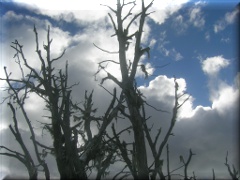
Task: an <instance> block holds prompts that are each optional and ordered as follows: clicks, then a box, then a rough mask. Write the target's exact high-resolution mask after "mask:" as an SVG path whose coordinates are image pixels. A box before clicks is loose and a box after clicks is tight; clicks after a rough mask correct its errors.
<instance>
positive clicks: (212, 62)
mask: <svg viewBox="0 0 240 180" xmlns="http://www.w3.org/2000/svg"><path fill="white" fill-rule="evenodd" d="M228 65H229V60H227V59H225V58H223V56H214V57H208V58H206V59H205V60H203V61H202V70H203V72H204V73H205V74H207V75H209V76H216V75H217V74H218V72H219V71H220V70H221V69H223V68H225V67H227V66H228Z"/></svg>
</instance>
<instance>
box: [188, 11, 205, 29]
mask: <svg viewBox="0 0 240 180" xmlns="http://www.w3.org/2000/svg"><path fill="white" fill-rule="evenodd" d="M189 18H190V19H189V22H190V23H192V24H193V26H195V27H198V28H202V27H203V26H204V25H205V19H204V18H203V17H202V12H201V8H200V7H195V8H192V9H190V11H189Z"/></svg>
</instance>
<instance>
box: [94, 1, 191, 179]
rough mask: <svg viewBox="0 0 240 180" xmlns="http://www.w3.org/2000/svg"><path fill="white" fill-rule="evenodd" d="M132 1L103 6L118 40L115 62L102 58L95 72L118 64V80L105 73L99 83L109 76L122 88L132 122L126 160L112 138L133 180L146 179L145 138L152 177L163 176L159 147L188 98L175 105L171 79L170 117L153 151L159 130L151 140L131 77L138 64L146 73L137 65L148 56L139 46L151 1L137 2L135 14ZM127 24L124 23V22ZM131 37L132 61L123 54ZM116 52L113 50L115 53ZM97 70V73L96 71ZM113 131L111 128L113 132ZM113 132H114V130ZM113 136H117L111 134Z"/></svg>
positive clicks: (140, 94)
mask: <svg viewBox="0 0 240 180" xmlns="http://www.w3.org/2000/svg"><path fill="white" fill-rule="evenodd" d="M135 3H136V1H132V2H128V3H125V1H123V2H122V3H121V1H120V0H117V8H116V9H114V8H112V7H109V6H107V7H108V8H109V9H110V10H111V11H112V13H113V14H114V15H115V16H116V19H115V20H114V18H113V16H112V14H110V13H109V14H108V15H109V17H110V20H111V23H112V26H113V28H114V31H115V32H114V34H113V35H112V36H116V37H117V40H118V47H119V49H118V55H119V56H118V61H113V60H108V61H102V62H101V63H99V71H100V70H104V71H105V72H107V71H106V70H105V68H104V67H103V65H102V64H103V63H105V62H109V63H115V64H119V66H120V70H121V75H122V79H121V80H118V79H117V78H116V77H114V75H112V74H110V73H108V72H107V77H105V78H103V79H102V82H101V84H102V83H103V82H104V81H105V80H107V79H109V80H112V81H113V82H115V83H116V84H117V85H118V86H119V87H120V88H121V90H122V92H123V94H124V99H125V101H126V107H127V108H126V109H127V110H128V114H127V113H124V114H123V115H124V116H125V117H126V118H128V119H129V120H130V123H131V125H132V129H133V133H134V143H133V144H132V149H133V151H134V156H133V154H132V155H130V156H132V159H131V160H130V159H129V157H128V156H129V155H127V154H126V147H124V145H123V144H122V143H121V142H120V141H119V140H116V142H115V143H116V144H117V145H118V147H119V149H120V151H121V153H122V157H123V159H125V162H126V164H127V166H128V168H129V170H130V172H131V174H132V176H133V177H134V179H149V174H150V171H149V170H150V169H149V167H148V163H147V159H148V157H147V151H146V140H145V136H146V139H147V142H148V143H149V145H150V148H151V150H152V154H153V157H154V160H155V161H154V163H155V168H154V170H153V171H152V173H153V175H152V177H154V178H153V179H155V178H156V175H157V173H158V174H159V177H160V178H162V179H164V175H163V173H162V171H161V166H162V161H161V160H160V156H161V154H162V151H163V148H164V147H165V145H166V143H167V141H168V139H169V136H170V135H172V129H173V127H174V125H175V122H176V118H177V112H178V109H179V108H180V107H181V106H182V105H183V104H184V103H185V101H186V100H188V98H186V100H185V101H184V102H183V104H179V103H178V100H179V98H181V96H183V95H181V96H179V94H177V93H178V84H177V82H176V79H175V80H174V81H175V105H174V108H173V112H172V120H171V125H170V127H169V130H168V132H167V134H166V135H165V138H164V140H163V142H162V143H161V145H160V147H159V148H158V150H157V147H156V143H157V141H158V137H159V135H160V131H159V133H158V135H157V136H156V139H155V141H153V140H152V138H151V136H150V132H149V131H148V129H149V128H148V127H147V124H146V121H147V119H148V118H146V116H145V107H144V106H145V105H149V104H147V102H146V101H144V99H143V95H142V93H141V92H140V91H139V89H138V88H137V86H136V81H135V76H136V72H137V68H138V67H139V66H140V67H141V69H142V71H143V72H144V73H145V78H146V77H147V75H148V73H147V71H146V69H145V66H144V65H143V64H139V61H140V58H141V57H142V56H143V55H144V54H145V53H146V54H147V56H148V58H150V48H149V47H144V48H143V47H142V43H141V42H142V35H143V32H144V22H145V19H146V18H147V16H148V15H149V14H151V13H149V12H148V10H149V8H150V7H151V6H152V4H153V1H152V2H151V3H149V4H148V5H145V3H144V0H142V1H141V11H140V12H139V13H138V14H135V15H133V14H132V10H133V8H134V7H135V5H136V4H135ZM125 6H131V8H129V11H128V12H127V14H126V15H125V16H124V15H123V9H124V8H125ZM137 21H138V29H137V31H136V32H132V33H130V28H131V27H132V24H133V23H136V22H137ZM125 23H126V24H127V25H126V26H124V24H125ZM131 40H135V45H134V52H133V54H134V58H133V60H132V61H129V63H128V62H127V55H126V51H128V49H129V48H128V47H129V43H130V42H131ZM99 49H100V50H103V49H102V48H99ZM104 52H107V53H111V52H109V51H106V50H104ZM115 53H116V52H115ZM99 71H98V72H99ZM155 109H156V108H155ZM114 131H115V130H113V132H114ZM114 134H116V132H114ZM115 138H116V139H117V138H118V137H117V136H116V135H115Z"/></svg>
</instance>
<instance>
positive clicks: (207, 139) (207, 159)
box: [0, 1, 239, 177]
mask: <svg viewBox="0 0 240 180" xmlns="http://www.w3.org/2000/svg"><path fill="white" fill-rule="evenodd" d="M48 2H49V1H48ZM89 2H90V1H89ZM49 3H50V2H49ZM69 4H71V3H69ZM169 11H170V10H169ZM96 14H97V13H96ZM10 15H11V16H10ZM8 16H9V17H11V18H12V20H13V19H15V20H17V19H19V18H21V19H24V18H27V17H24V16H16V14H14V13H9V15H8ZM74 16H75V15H74ZM64 18H65V19H66V20H69V21H71V19H72V18H73V16H71V15H69V16H67V17H64ZM156 18H157V17H156ZM179 18H180V19H181V17H179ZM29 19H30V17H29ZM158 20H159V21H162V20H161V19H160V17H159V19H158ZM29 21H31V19H30V20H29ZM34 21H38V19H35V20H34ZM32 22H33V21H32ZM40 22H41V21H40V20H39V23H40ZM48 24H50V23H48V22H44V23H42V25H39V24H38V32H39V39H40V41H39V42H40V46H41V48H42V45H43V41H44V42H46V27H47V25H48ZM105 25H106V24H105V21H103V20H102V21H100V22H95V23H92V24H91V26H87V27H86V28H85V29H83V30H82V33H81V34H78V35H74V36H72V35H70V34H69V33H68V32H64V31H63V30H61V29H59V28H57V27H51V32H52V34H51V37H52V38H53V44H52V45H53V47H54V48H53V49H52V52H53V57H56V55H57V54H59V53H60V52H61V50H62V49H63V48H65V47H69V48H68V49H67V51H66V54H65V56H64V57H63V58H62V60H61V61H59V63H58V64H56V65H57V67H64V64H65V61H66V60H68V61H69V77H70V79H69V81H70V82H69V84H73V83H76V82H80V85H79V86H78V87H74V91H73V94H72V95H73V99H74V100H76V101H78V100H79V101H81V100H82V99H83V96H84V91H85V90H91V89H94V103H95V105H96V107H99V111H100V113H101V112H103V111H104V108H105V104H104V103H106V104H107V102H108V100H109V99H110V97H109V96H108V94H107V93H106V92H105V91H103V90H102V89H101V88H99V86H98V83H99V82H100V79H101V78H102V77H105V75H106V74H105V73H100V75H99V76H98V80H99V81H97V82H96V81H94V78H93V74H94V73H95V72H96V70H97V63H98V62H100V61H101V60H106V59H112V60H117V59H118V57H117V55H114V54H107V53H104V52H102V51H100V50H99V49H97V48H95V47H94V46H93V43H95V44H97V45H98V46H99V47H101V48H103V49H106V50H109V51H110V50H111V51H116V50H117V49H118V47H117V45H116V39H115V38H111V37H110V35H111V34H112V32H113V31H112V30H109V29H107V28H105ZM9 32H11V33H10V34H11V36H10V37H9V38H10V39H8V43H6V44H4V45H3V44H1V47H3V48H4V51H3V52H4V55H3V57H4V59H7V60H8V62H3V63H2V65H1V66H3V65H6V66H8V67H9V70H11V71H12V72H13V75H15V77H17V76H19V73H17V72H16V69H17V67H16V66H15V65H14V64H15V63H13V62H14V59H12V56H13V51H12V50H11V49H10V48H9V42H11V41H12V40H14V39H19V38H20V39H19V42H20V40H21V43H22V44H24V50H25V49H26V50H27V51H26V57H27V58H28V59H29V60H30V61H32V62H31V63H32V64H33V65H34V67H36V68H39V64H38V63H36V62H37V58H36V55H35V45H34V34H33V32H32V26H31V25H27V24H21V25H19V26H18V27H17V28H15V27H14V28H13V29H9ZM149 32H150V30H149V29H147V32H145V36H146V37H145V38H146V41H147V40H148V33H149ZM151 42H152V43H151V45H152V46H154V45H155V43H156V40H152V41H151ZM162 42H163V45H164V46H163V47H162V48H163V50H164V51H165V53H166V55H169V56H170V55H172V57H176V58H177V57H181V56H180V55H181V54H180V55H178V52H177V50H176V49H174V48H173V49H171V48H170V49H166V45H168V43H169V42H167V41H166V32H165V33H163V34H162ZM55 47H56V48H55ZM131 48H133V47H131V46H130V50H131ZM128 55H129V59H131V58H132V55H131V53H130V52H129V54H128ZM173 55H174V56H173ZM44 57H45V56H44ZM141 62H145V61H144V59H142V61H141ZM228 64H229V61H228V60H226V59H224V58H223V57H222V56H215V57H209V58H206V59H205V60H204V61H203V63H202V68H203V70H204V72H205V73H206V74H207V75H209V76H212V75H216V74H217V73H218V72H219V71H220V70H221V69H222V68H224V67H227V66H228ZM146 67H147V68H148V70H149V71H152V72H153V71H154V68H153V67H152V66H151V64H150V63H148V62H147V63H146ZM1 69H2V67H1ZM106 70H107V71H109V72H111V73H112V74H114V75H115V76H116V77H117V78H119V79H120V78H121V76H120V73H119V67H118V66H117V65H112V64H111V63H108V65H107V67H106ZM0 73H2V71H0ZM138 73H139V76H141V74H140V72H138ZM0 76H1V77H2V74H0ZM177 82H178V84H179V90H180V91H186V90H187V82H186V80H185V79H183V78H178V79H177ZM104 85H105V86H106V87H107V88H109V89H110V90H112V88H113V87H114V86H115V85H113V84H111V83H108V82H107V81H106V83H104ZM237 87H239V84H238V86H237ZM139 89H140V90H141V91H142V92H143V93H144V95H145V96H146V101H147V102H148V103H149V104H151V105H154V106H155V107H157V108H159V109H163V110H167V111H169V112H171V110H172V107H173V102H174V81H173V78H169V77H167V76H158V77H156V78H155V79H154V80H152V81H150V82H149V85H146V86H141V87H139ZM214 92H215V94H217V96H214V98H212V106H211V108H210V107H204V106H201V105H199V106H197V107H196V108H194V107H193V105H192V103H193V101H194V97H190V99H189V101H187V102H186V103H185V105H184V106H182V108H181V109H180V111H179V117H178V119H179V120H180V121H178V122H177V124H176V127H175V128H174V134H175V135H176V136H174V137H171V139H170V141H169V143H170V152H171V166H173V164H174V165H176V164H178V163H179V158H178V157H179V154H180V153H184V152H186V151H187V150H188V149H189V148H192V150H193V152H196V154H197V155H196V156H194V157H193V161H192V162H191V164H190V166H191V167H190V168H194V171H195V173H196V175H197V176H198V177H202V176H204V175H203V174H206V172H207V173H208V171H211V168H212V167H214V168H215V171H216V172H219V173H221V172H222V171H223V170H226V169H225V167H224V166H223V163H224V160H225V159H224V158H225V157H224V156H225V153H226V150H229V154H230V155H231V156H233V157H236V154H237V153H236V152H235V153H234V150H233V149H232V148H231V146H233V142H232V141H231V140H232V139H233V138H235V136H234V131H232V129H231V126H232V124H233V123H234V122H235V120H236V119H235V117H234V116H233V115H234V112H235V109H234V108H233V107H234V106H235V103H236V99H237V98H238V96H239V94H238V92H237V90H236V89H235V88H233V87H232V86H229V85H226V84H222V85H221V86H218V88H215V89H214ZM187 95H188V94H187ZM187 95H186V96H187ZM186 96H185V97H186ZM229 96H231V97H230V98H229ZM185 97H184V98H185ZM184 98H182V101H183V99H184ZM182 101H181V102H182ZM28 102H29V104H27V105H26V108H27V110H28V112H29V114H30V115H31V117H34V120H36V119H37V120H44V119H42V114H41V113H40V109H41V108H43V107H40V106H39V107H38V108H33V106H32V105H34V104H40V103H41V105H42V104H43V103H42V102H41V101H40V100H39V99H36V98H35V97H34V96H32V97H30V98H29V100H28ZM109 102H110V101H109ZM236 109H237V108H236ZM146 111H147V113H149V114H148V115H151V116H152V118H151V119H152V121H154V128H156V129H157V128H159V127H162V129H163V133H164V129H166V128H167V127H168V125H169V117H170V114H167V113H159V112H156V111H154V110H152V109H151V108H150V107H147V106H146ZM230 113H231V114H232V115H231V116H230V115H229V114H230ZM224 114H225V116H224ZM2 116H3V119H4V122H8V124H9V122H10V121H11V119H9V117H11V116H9V114H7V113H4V114H3V115H2ZM226 116H228V119H227V118H226ZM34 120H33V122H34ZM123 124H124V123H123V122H122V121H121V123H119V124H118V126H121V125H123ZM35 125H36V127H37V124H35ZM5 126H6V124H5ZM0 133H1V135H2V134H3V136H1V137H3V138H6V137H10V136H7V135H9V134H8V133H6V129H2V130H1V129H0ZM38 135H39V134H38ZM161 136H162V134H161ZM24 137H25V136H24ZM39 138H41V137H39ZM26 139H29V137H27V136H26ZM49 139H50V138H49ZM219 139H221V142H219ZM41 140H42V141H44V140H45V141H46V140H48V139H46V138H45V139H41ZM8 141H9V142H8V143H9V144H10V142H15V140H14V139H8ZM11 145H12V146H11V147H13V148H16V149H17V148H18V147H16V144H15V143H11ZM171 147H173V148H171ZM206 148H207V150H206ZM228 148H229V149H228ZM195 158H196V159H195ZM4 162H8V161H5V160H4ZM52 162H53V161H52V160H50V163H52ZM206 164H207V165H206ZM218 164H220V165H218ZM51 165H52V166H49V167H52V168H53V170H52V171H54V172H56V169H54V168H55V167H56V165H55V164H54V163H52V164H51ZM221 165H222V166H221ZM3 166H5V167H7V168H5V169H6V172H7V169H8V168H9V167H11V168H12V169H11V171H16V172H19V171H20V172H21V171H24V172H25V169H21V167H22V166H20V165H19V164H17V163H15V161H14V160H11V162H10V163H6V164H4V163H3V164H1V168H2V169H3V170H5V169H4V167H3ZM210 166H211V167H210ZM19 167H20V168H19ZM173 168H175V166H174V167H172V169H173ZM201 169H204V170H201ZM17 170H19V171H17ZM191 170H192V169H191ZM52 171H51V172H52ZM56 174H57V173H56ZM205 176H207V177H210V176H211V174H210V173H209V174H207V175H205ZM218 177H220V175H219V176H218Z"/></svg>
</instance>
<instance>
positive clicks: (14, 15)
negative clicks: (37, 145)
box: [0, 0, 240, 177]
mask: <svg viewBox="0 0 240 180" xmlns="http://www.w3.org/2000/svg"><path fill="white" fill-rule="evenodd" d="M54 2H55V1H44V0H43V1H28V0H21V1H20V0H16V1H2V2H1V12H0V13H1V37H0V41H1V42H0V43H1V46H0V48H1V49H0V52H1V57H0V58H1V59H0V65H1V67H0V68H1V69H2V67H3V66H7V67H9V71H12V72H14V73H13V76H15V77H17V76H18V75H19V74H18V72H17V71H16V68H17V67H16V66H15V65H14V64H13V62H14V59H13V58H12V57H13V51H12V50H11V48H10V43H11V42H12V41H14V40H15V39H19V41H21V43H22V44H24V47H25V48H26V56H27V57H29V59H31V61H33V63H35V59H36V56H35V55H34V51H35V49H34V47H35V46H34V34H33V33H32V28H33V25H34V24H36V26H37V28H38V30H39V34H40V38H41V41H40V43H43V42H44V41H46V40H45V39H46V38H45V35H46V29H47V26H48V25H50V26H51V33H52V37H53V39H54V41H53V42H54V43H55V48H54V49H53V50H52V53H53V56H55V55H57V54H59V53H60V52H61V50H62V49H63V48H67V51H66V55H65V58H63V59H64V60H63V62H61V63H59V64H57V66H59V67H64V66H63V65H64V63H65V60H68V61H69V68H70V71H69V72H70V75H71V76H70V77H71V82H73V83H74V82H81V87H79V89H77V90H78V92H83V93H84V90H86V89H87V90H91V89H92V88H94V89H96V90H95V92H96V94H97V95H96V99H95V100H96V104H99V105H101V106H103V104H102V102H103V101H104V102H105V101H106V99H109V97H105V96H106V95H104V94H102V93H104V91H103V90H101V88H99V86H98V84H99V82H96V81H94V78H93V74H94V72H96V71H97V63H98V62H100V61H101V60H104V59H108V58H110V59H111V58H113V59H114V58H116V56H114V55H109V54H104V53H103V52H101V51H100V50H99V49H96V48H95V47H94V46H93V43H96V44H97V45H99V46H100V47H102V48H103V49H106V50H111V51H115V50H117V46H116V42H117V41H116V39H114V38H111V37H110V36H111V35H112V34H113V29H111V24H110V21H109V18H108V17H107V12H108V9H107V8H106V7H103V6H100V3H102V4H106V3H113V0H111V1H107V0H101V2H100V1H99V2H98V1H94V0H89V1H88V2H86V1H84V3H85V4H81V6H79V4H76V2H77V1H75V0H72V1H71V3H67V1H64V0H63V1H57V2H58V6H51V3H53V4H54ZM146 2H148V1H146ZM168 2H169V4H168ZM55 3H56V2H55ZM161 3H162V4H161ZM237 4H238V1H237V0H231V1H227V0H214V1H213V0H209V1H188V0H181V1H180V0H179V1H177V0H176V1H160V0H155V2H154V5H153V7H152V9H151V10H152V11H155V12H154V13H152V14H151V15H150V16H149V18H148V19H147V20H146V25H145V29H144V37H143V46H150V48H151V58H150V60H148V59H147V58H146V57H145V58H143V59H142V60H141V63H143V64H145V65H146V67H147V71H148V72H149V74H152V76H150V77H149V78H148V79H144V75H143V73H142V72H141V70H140V69H139V70H138V72H137V77H136V79H137V83H138V86H139V89H141V91H142V92H144V93H145V96H146V98H147V100H148V102H150V104H154V105H156V106H160V107H161V106H163V107H164V108H169V109H171V106H170V105H171V103H170V102H171V101H172V98H173V94H172V90H173V86H172V85H173V79H172V78H173V76H176V78H177V79H178V81H179V85H180V87H181V89H183V90H186V91H187V93H188V94H190V95H191V99H190V100H189V101H188V103H186V105H185V106H184V107H183V110H181V112H180V115H179V120H180V121H179V122H182V124H183V125H185V126H186V127H187V128H188V129H192V130H190V131H189V132H191V133H194V128H197V126H198V125H199V126H201V127H202V131H199V132H197V133H196V135H192V134H191V135H189V134H187V132H185V130H184V127H183V125H182V124H181V123H179V126H178V127H179V129H176V132H179V134H181V133H180V132H181V131H182V130H183V131H184V133H183V134H184V135H179V138H180V139H181V138H182V140H183V141H184V140H185V141H186V142H185V143H186V144H184V143H183V144H181V145H180V146H179V151H182V150H183V149H184V148H183V147H188V145H189V144H191V145H192V146H193V147H192V149H194V147H196V149H195V150H196V151H197V152H198V154H201V153H202V155H199V156H198V157H199V158H200V159H198V161H197V162H201V157H206V154H207V152H209V153H210V154H213V156H212V158H213V159H209V162H216V163H215V164H214V163H213V164H209V166H206V167H204V169H203V170H202V171H201V170H200V173H199V177H209V174H207V173H206V172H208V171H207V169H209V171H211V168H212V167H216V169H217V170H216V171H218V172H219V174H221V172H223V169H224V166H222V164H223V163H222V161H224V157H222V156H224V155H225V154H226V151H227V150H229V152H231V153H232V159H234V157H236V156H237V152H238V151H237V150H236V149H234V146H235V145H234V143H235V141H233V140H236V139H237V138H238V135H237V132H236V129H235V130H233V129H232V128H233V126H232V125H233V124H234V123H236V121H237V112H238V108H237V105H236V103H238V98H239V77H240V76H239V69H238V67H239V64H238V60H239V59H238V58H239V54H238V48H239V46H238V43H239V41H238V38H237V37H238V32H237V23H236V17H237V10H236V6H237ZM111 5H114V3H113V4H111ZM134 28H135V29H136V27H133V28H132V30H133V31H134ZM132 44H133V43H132ZM132 49H133V48H132V47H131V46H130V47H129V54H128V58H129V59H131V58H132V55H131V50H132ZM34 58H35V59H34ZM166 64H167V66H165V67H163V68H158V67H159V66H162V65H166ZM34 65H35V68H39V66H38V63H35V64H34ZM85 67H90V68H85ZM107 70H108V71H109V72H110V73H112V74H114V75H115V76H116V77H117V78H120V73H119V67H116V66H114V65H111V64H108V66H107ZM0 76H1V77H2V76H3V71H0ZM103 77H105V74H104V73H100V74H99V77H98V79H99V80H100V79H101V78H103ZM0 85H1V86H3V85H4V84H3V83H2V82H0ZM106 87H108V88H109V89H111V88H113V87H114V85H113V84H111V83H108V82H106ZM83 93H82V94H83ZM3 96H4V93H3V92H2V97H3ZM74 96H75V97H76V98H77V97H78V98H79V94H77V93H76V94H74ZM80 97H81V96H80ZM165 97H166V98H165ZM168 98H170V99H168ZM80 100H81V99H80ZM37 102H38V101H37V100H36V102H35V101H34V100H32V101H31V103H37ZM1 108H3V110H2V112H3V115H2V128H1V132H0V133H2V136H3V137H6V136H7V125H8V124H9V119H8V118H7V117H8V115H9V113H8V111H7V110H6V112H5V109H6V108H5V107H2V106H1ZM102 109H104V108H102ZM29 111H30V114H32V115H35V116H37V113H39V112H35V111H34V110H32V109H31V108H29ZM150 112H151V110H150ZM230 114H231V117H230V116H229V115H230ZM152 116H153V118H154V117H155V118H158V116H159V115H158V114H157V113H156V114H155V113H153V114H152ZM40 117H41V116H39V118H40ZM201 117H206V118H205V119H201ZM217 119H219V122H221V123H219V122H217V121H215V120H217ZM226 119H229V122H226ZM209 121H210V122H209ZM208 123H210V125H208ZM214 123H216V124H214ZM215 127H217V128H215ZM209 128H213V129H214V128H215V129H216V130H212V132H211V133H210V134H209V137H211V138H209V139H213V141H214V142H215V143H213V142H206V141H207V140H206V139H205V138H204V136H205V135H206V134H208V133H209V132H208V131H207V129H209ZM228 132H232V133H228ZM227 133H228V134H227ZM189 136H192V138H196V139H194V140H191V143H190V142H188V141H187V140H188V139H189ZM192 141H194V143H192ZM219 141H222V144H221V143H218V144H217V143H216V142H219ZM173 142H177V140H174V141H173ZM201 143H206V144H207V145H206V144H205V145H206V147H208V146H209V149H207V148H206V150H202V149H201V147H200V144H201ZM173 144H174V143H173ZM213 144H214V145H215V147H219V149H220V150H218V151H217V152H215V150H214V148H212V149H211V148H210V147H212V145H213ZM228 147H230V148H229V149H228ZM176 152H178V149H176ZM186 152H187V151H186ZM229 154H230V153H229ZM219 157H220V159H219ZM221 158H222V159H221ZM203 159H204V158H203ZM235 159H236V158H235ZM5 161H7V162H8V164H11V163H12V161H10V160H6V159H4V160H3V162H5ZM209 162H208V163H209ZM221 163H222V164H221ZM200 164H201V163H200ZM218 164H221V165H218ZM2 168H3V169H4V168H5V169H8V167H6V166H5V167H2ZM194 168H195V171H197V169H199V166H198V165H197V163H196V165H195V164H194V165H193V169H194ZM6 171H7V172H9V171H10V170H9V169H8V170H6ZM210 174H211V173H210ZM219 176H220V175H219ZM221 177H226V173H225V174H224V173H223V174H221Z"/></svg>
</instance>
